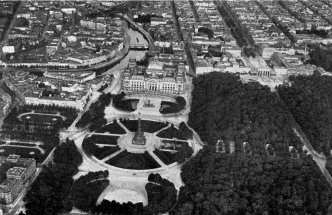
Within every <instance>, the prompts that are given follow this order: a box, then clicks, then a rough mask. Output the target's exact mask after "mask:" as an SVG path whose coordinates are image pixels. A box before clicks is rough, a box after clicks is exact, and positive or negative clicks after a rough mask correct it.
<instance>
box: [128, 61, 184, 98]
mask: <svg viewBox="0 0 332 215" xmlns="http://www.w3.org/2000/svg"><path fill="white" fill-rule="evenodd" d="M186 83H187V78H186V68H185V65H184V64H183V63H176V64H173V63H172V62H170V63H163V62H161V61H159V60H157V59H153V60H151V61H150V63H149V65H148V66H147V67H145V66H138V65H137V64H136V61H135V60H133V59H131V60H130V61H129V64H128V67H127V68H126V69H125V71H124V72H123V79H122V90H123V91H125V92H151V93H162V94H184V93H185V86H186Z"/></svg>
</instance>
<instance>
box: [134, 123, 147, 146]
mask: <svg viewBox="0 0 332 215" xmlns="http://www.w3.org/2000/svg"><path fill="white" fill-rule="evenodd" d="M145 143H146V138H145V136H144V132H142V127H141V119H140V118H138V128H137V131H136V132H135V135H134V137H133V141H132V144H133V145H145Z"/></svg>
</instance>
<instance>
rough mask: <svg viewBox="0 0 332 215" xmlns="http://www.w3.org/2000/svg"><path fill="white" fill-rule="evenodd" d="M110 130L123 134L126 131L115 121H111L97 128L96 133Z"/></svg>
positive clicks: (113, 132) (112, 132)
mask: <svg viewBox="0 0 332 215" xmlns="http://www.w3.org/2000/svg"><path fill="white" fill-rule="evenodd" d="M105 132H110V133H111V134H125V133H126V131H125V130H123V128H122V127H121V126H120V125H119V124H118V123H117V122H112V123H110V124H108V125H105V126H103V127H102V128H100V129H98V130H97V131H96V133H105Z"/></svg>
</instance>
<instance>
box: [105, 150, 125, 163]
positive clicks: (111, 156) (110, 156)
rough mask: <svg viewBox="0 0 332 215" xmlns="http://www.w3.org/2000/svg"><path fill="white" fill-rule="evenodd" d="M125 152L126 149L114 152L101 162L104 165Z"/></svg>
mask: <svg viewBox="0 0 332 215" xmlns="http://www.w3.org/2000/svg"><path fill="white" fill-rule="evenodd" d="M124 150H125V149H121V150H119V151H117V152H114V153H113V154H111V155H109V156H107V157H106V158H103V159H102V160H100V161H102V162H103V163H105V162H106V161H108V160H110V159H112V158H114V157H115V156H117V155H118V154H120V153H121V152H123V151H124Z"/></svg>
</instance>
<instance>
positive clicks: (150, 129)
mask: <svg viewBox="0 0 332 215" xmlns="http://www.w3.org/2000/svg"><path fill="white" fill-rule="evenodd" d="M121 123H122V124H123V125H124V126H125V127H126V128H128V130H129V131H131V132H136V131H137V127H138V120H124V121H121ZM167 125H168V124H166V123H163V122H156V121H150V120H141V126H142V131H144V132H147V133H154V132H156V131H159V130H160V129H162V128H164V127H166V126H167Z"/></svg>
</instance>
